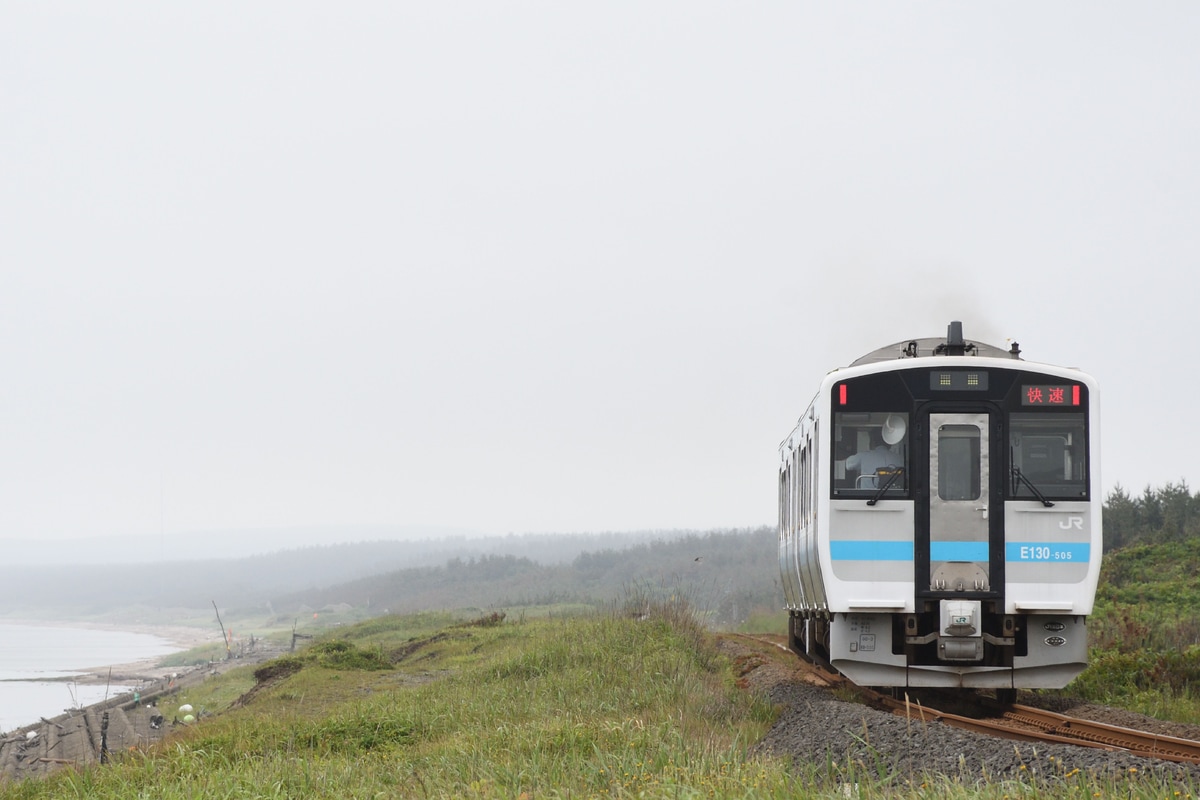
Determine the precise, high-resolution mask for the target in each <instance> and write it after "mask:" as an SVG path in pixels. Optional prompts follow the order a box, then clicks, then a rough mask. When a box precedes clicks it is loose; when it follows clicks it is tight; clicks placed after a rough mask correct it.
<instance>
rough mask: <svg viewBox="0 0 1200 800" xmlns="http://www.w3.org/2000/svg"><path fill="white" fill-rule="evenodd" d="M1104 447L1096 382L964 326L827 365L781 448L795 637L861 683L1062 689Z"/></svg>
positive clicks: (1092, 570)
mask: <svg viewBox="0 0 1200 800" xmlns="http://www.w3.org/2000/svg"><path fill="white" fill-rule="evenodd" d="M1099 460H1100V425H1099V398H1098V392H1097V387H1096V382H1095V380H1094V379H1093V378H1091V377H1090V376H1088V375H1085V374H1084V373H1082V372H1080V371H1078V370H1076V369H1071V368H1065V367H1056V366H1049V365H1044V364H1034V363H1030V362H1027V361H1024V360H1022V359H1021V358H1020V349H1019V347H1018V346H1017V345H1016V344H1013V346H1012V348H1011V349H1009V350H1005V349H1002V348H997V347H994V346H991V345H987V344H982V343H980V342H972V341H966V340H964V339H963V336H962V324H961V323H959V322H953V323H951V324H950V327H949V331H948V335H947V338H946V339H944V340H943V339H937V338H931V339H914V340H912V341H906V342H900V343H898V344H895V345H892V346H890V347H885V348H882V349H880V350H876V351H875V352H872V353H869V354H867V355H866V356H863V357H862V358H860V359H858V360H857V361H855V362H854V363H853V364H851V365H850V366H849V367H846V368H843V369H837V370H834V371H833V372H831V373H829V375H827V376H826V377H825V380H824V381H822V382H821V388H820V390H819V391H818V392H817V396H816V398H815V399H814V400H813V401H812V404H811V405H810V406H809V407H808V410H806V411H805V412H804V415H803V416H802V417H801V418H800V421H799V423H798V424H797V426H796V428H795V430H793V431H792V433H791V435H789V436H788V438H787V439H785V440H784V442H783V443H782V444H781V446H780V468H779V565H780V571H781V575H782V581H783V589H784V595H785V598H786V602H787V609H788V611H789V626H788V627H789V640H790V645H791V647H792V649H793V650H795V651H796V652H797V653H799V654H800V655H802V656H805V657H807V658H809V659H812V660H815V661H819V662H824V663H827V664H829V665H831V666H832V667H833V668H835V669H837V670H838V671H839V672H841V673H843V674H844V675H846V676H847V677H848V678H850V680H852V681H854V682H855V683H858V684H861V685H864V686H911V687H919V686H926V687H928V686H940V687H976V688H991V689H995V690H997V693H998V695H999V696H1000V697H1002V698H1004V699H1011V697H1013V696H1014V695H1015V691H1016V689H1018V688H1060V687H1062V686H1065V685H1066V684H1067V683H1068V682H1069V681H1070V680H1071V679H1072V678H1074V677H1075V676H1076V675H1078V674H1079V673H1080V672H1081V671H1082V670H1083V669H1084V667H1086V666H1087V625H1086V616H1087V615H1088V614H1089V613H1091V610H1092V604H1093V601H1094V599H1095V594H1096V583H1097V581H1098V579H1099V573H1100V557H1101V528H1100V523H1101V520H1100V515H1101V506H1102V501H1101V498H1100V486H1099Z"/></svg>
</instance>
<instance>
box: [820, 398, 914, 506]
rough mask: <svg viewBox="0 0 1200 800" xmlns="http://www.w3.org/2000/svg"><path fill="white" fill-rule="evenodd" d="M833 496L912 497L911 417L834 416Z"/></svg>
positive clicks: (886, 413)
mask: <svg viewBox="0 0 1200 800" xmlns="http://www.w3.org/2000/svg"><path fill="white" fill-rule="evenodd" d="M833 417H834V418H833V495H834V496H835V497H871V496H872V495H874V494H875V493H876V492H878V491H879V490H880V489H881V488H883V487H885V486H886V487H887V488H886V489H885V490H884V497H906V496H907V495H908V485H909V482H908V474H907V469H908V414H907V413H903V412H891V411H878V412H865V411H862V412H849V411H842V412H835V413H834V415H833Z"/></svg>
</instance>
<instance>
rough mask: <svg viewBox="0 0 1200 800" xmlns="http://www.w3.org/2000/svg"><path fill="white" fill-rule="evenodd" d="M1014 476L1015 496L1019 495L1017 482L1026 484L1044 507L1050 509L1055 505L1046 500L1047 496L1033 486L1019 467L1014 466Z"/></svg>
mask: <svg viewBox="0 0 1200 800" xmlns="http://www.w3.org/2000/svg"><path fill="white" fill-rule="evenodd" d="M1012 475H1013V494H1016V493H1017V481H1020V482H1021V483H1023V484H1025V485H1026V486H1028V487H1029V491H1031V492H1033V496H1034V497H1036V498H1037V499H1038V500H1041V501H1042V505H1044V506H1045V507H1046V508H1050V506H1052V505H1054V503H1051V502H1050V501H1049V500H1047V499H1046V495H1044V494H1042V492H1041V490H1040V489H1038V487H1036V486H1034V485H1033V481H1031V480H1029V478H1026V477H1025V474H1024V473H1023V472H1021V468H1020V467H1018V466H1017V465H1016V464H1014V465H1013V468H1012Z"/></svg>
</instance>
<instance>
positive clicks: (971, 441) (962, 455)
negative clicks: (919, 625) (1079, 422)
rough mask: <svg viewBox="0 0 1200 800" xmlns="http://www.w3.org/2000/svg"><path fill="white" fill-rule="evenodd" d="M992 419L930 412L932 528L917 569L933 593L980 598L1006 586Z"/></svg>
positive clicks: (929, 491)
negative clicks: (997, 539) (994, 503)
mask: <svg viewBox="0 0 1200 800" xmlns="http://www.w3.org/2000/svg"><path fill="white" fill-rule="evenodd" d="M988 422H989V417H988V414H987V413H969V414H968V413H954V414H950V413H931V414H930V415H929V427H928V431H929V442H928V444H929V476H928V481H929V482H928V497H929V509H928V513H929V516H928V532H929V533H928V539H927V541H925V542H920V541H919V542H918V545H917V553H918V559H919V560H920V561H923V562H924V563H923V564H920V565H919V568H918V570H917V573H918V575H922V574H924V575H926V576H928V584H927V586H928V590H929V592H930V593H932V594H933V595H934V596H942V597H945V596H946V595H957V596H963V595H966V596H974V597H979V596H980V594H991V593H992V591H993V588H992V587H993V586H995V587H1001V586H1003V576H1002V575H998V574H996V571H997V570H999V569H1002V564H1003V562H1002V560H1001V559H1000V558H998V557H994V556H997V555H998V554H996V553H994V552H993V550H994V549H995V548H997V547H999V545H995V546H994V545H993V537H992V535H991V528H992V525H991V520H990V516H991V511H992V509H991V508H989V505H990V503H989V499H990V498H991V497H992V496H993V492H992V491H991V480H992V474H991V473H992V470H991V464H990V462H991V453H990V451H991V448H990V447H989V424H988ZM996 511H997V512H1000V511H1001V509H996ZM1002 516H1003V514H1001V517H1002ZM919 539H925V537H919ZM922 544H924V545H926V546H925V547H922V546H921V545H922Z"/></svg>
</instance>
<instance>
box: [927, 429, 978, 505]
mask: <svg viewBox="0 0 1200 800" xmlns="http://www.w3.org/2000/svg"><path fill="white" fill-rule="evenodd" d="M937 453H938V497H940V498H941V499H942V500H978V499H979V492H980V488H979V475H980V468H979V467H980V464H979V428H977V427H976V426H974V425H943V426H942V427H941V428H939V429H938V449H937Z"/></svg>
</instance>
